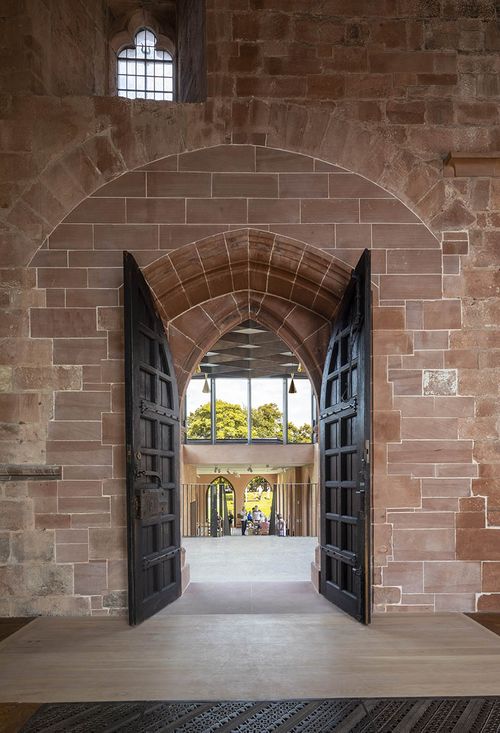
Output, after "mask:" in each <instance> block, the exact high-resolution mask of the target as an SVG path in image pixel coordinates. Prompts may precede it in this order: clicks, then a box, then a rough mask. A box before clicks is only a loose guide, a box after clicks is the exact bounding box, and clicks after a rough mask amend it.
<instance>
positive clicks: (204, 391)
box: [201, 374, 210, 394]
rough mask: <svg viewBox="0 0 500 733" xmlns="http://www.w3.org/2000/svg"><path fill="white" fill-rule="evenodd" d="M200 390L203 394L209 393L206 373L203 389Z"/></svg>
mask: <svg viewBox="0 0 500 733" xmlns="http://www.w3.org/2000/svg"><path fill="white" fill-rule="evenodd" d="M201 391H202V392H203V394H210V385H209V383H208V379H207V375H206V374H205V382H204V384H203V389H202V390H201Z"/></svg>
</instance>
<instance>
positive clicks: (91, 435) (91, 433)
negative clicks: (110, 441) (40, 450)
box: [48, 420, 101, 440]
mask: <svg viewBox="0 0 500 733" xmlns="http://www.w3.org/2000/svg"><path fill="white" fill-rule="evenodd" d="M48 437H49V440H101V423H100V422H97V421H95V422H92V421H89V420H74V421H71V420H62V421H60V422H57V421H55V422H54V421H52V422H50V423H49V432H48Z"/></svg>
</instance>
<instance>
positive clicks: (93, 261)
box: [69, 250, 123, 267]
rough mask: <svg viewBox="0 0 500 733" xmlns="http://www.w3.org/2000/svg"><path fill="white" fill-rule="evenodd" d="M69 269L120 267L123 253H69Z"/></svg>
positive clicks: (88, 251)
mask: <svg viewBox="0 0 500 733" xmlns="http://www.w3.org/2000/svg"><path fill="white" fill-rule="evenodd" d="M69 265H70V267H122V266H123V252H120V251H119V250H111V251H109V252H96V251H95V250H81V251H78V252H69Z"/></svg>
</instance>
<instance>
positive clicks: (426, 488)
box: [422, 436, 471, 498]
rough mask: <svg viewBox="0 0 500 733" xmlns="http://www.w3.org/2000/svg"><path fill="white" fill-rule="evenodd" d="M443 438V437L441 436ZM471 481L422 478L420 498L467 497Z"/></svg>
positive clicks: (465, 479) (467, 479)
mask: <svg viewBox="0 0 500 733" xmlns="http://www.w3.org/2000/svg"><path fill="white" fill-rule="evenodd" d="M443 437H445V436H443ZM470 491H471V479H469V478H437V479H433V478H424V479H423V481H422V496H429V497H434V498H437V497H447V496H450V497H453V496H462V497H463V496H469V494H470Z"/></svg>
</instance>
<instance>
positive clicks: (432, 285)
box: [380, 275, 446, 348]
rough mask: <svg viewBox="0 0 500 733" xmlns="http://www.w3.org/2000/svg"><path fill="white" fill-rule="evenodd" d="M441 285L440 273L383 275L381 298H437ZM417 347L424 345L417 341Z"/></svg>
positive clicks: (381, 277)
mask: <svg viewBox="0 0 500 733" xmlns="http://www.w3.org/2000/svg"><path fill="white" fill-rule="evenodd" d="M441 287H442V284H441V276H440V275H421V276H420V277H418V276H417V277H415V276H414V275H381V276H380V299H381V300H400V299H403V300H404V299H417V298H418V299H420V298H422V299H435V298H440V297H441ZM415 348H423V347H422V346H418V347H417V343H415ZM440 348H443V347H440ZM444 348H446V347H444Z"/></svg>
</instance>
